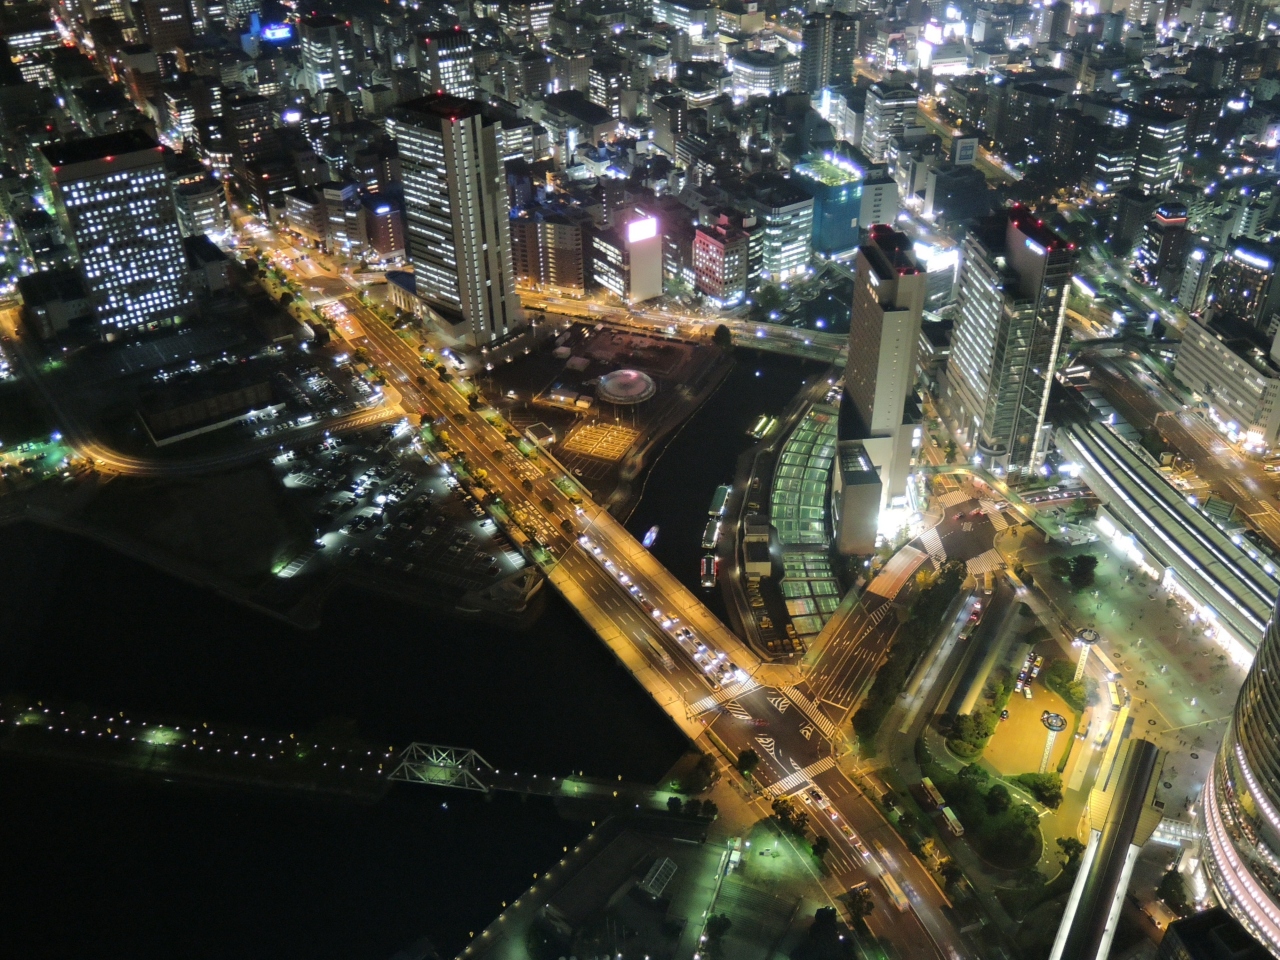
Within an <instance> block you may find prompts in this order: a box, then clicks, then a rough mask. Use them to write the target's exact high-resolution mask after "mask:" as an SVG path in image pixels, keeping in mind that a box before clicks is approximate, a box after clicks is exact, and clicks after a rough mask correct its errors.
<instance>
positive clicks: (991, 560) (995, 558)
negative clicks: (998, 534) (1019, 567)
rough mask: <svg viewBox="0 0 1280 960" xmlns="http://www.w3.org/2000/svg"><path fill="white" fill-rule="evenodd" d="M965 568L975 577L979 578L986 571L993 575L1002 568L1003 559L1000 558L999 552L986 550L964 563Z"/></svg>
mask: <svg viewBox="0 0 1280 960" xmlns="http://www.w3.org/2000/svg"><path fill="white" fill-rule="evenodd" d="M965 566H967V567H968V568H969V573H970V574H971V575H973V576H975V577H980V576H982V575H983V574H984V573H986V572H987V571H991V572H992V573H995V572H996V571H998V570H1000V569H1001V568H1002V567H1004V557H1002V556H1000V551H999V550H995V549H992V550H988V551H986V552H985V553H980V554H978V555H977V556H976V557H974V558H973V559H972V560H969V561H967V562H966V564H965Z"/></svg>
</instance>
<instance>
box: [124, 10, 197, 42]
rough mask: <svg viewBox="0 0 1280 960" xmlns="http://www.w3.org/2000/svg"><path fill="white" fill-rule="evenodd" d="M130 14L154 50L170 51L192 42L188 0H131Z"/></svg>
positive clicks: (144, 38)
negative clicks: (189, 41)
mask: <svg viewBox="0 0 1280 960" xmlns="http://www.w3.org/2000/svg"><path fill="white" fill-rule="evenodd" d="M129 12H130V15H131V16H132V18H133V22H134V23H135V24H137V26H138V29H139V30H140V31H141V33H142V38H143V40H144V41H145V42H146V43H147V44H148V45H150V47H151V48H152V49H153V50H156V51H164V50H172V49H173V48H174V47H178V46H181V45H182V44H184V43H186V42H187V41H188V40H190V39H191V32H192V28H191V5H190V4H189V3H188V0H132V3H131V4H130V7H129Z"/></svg>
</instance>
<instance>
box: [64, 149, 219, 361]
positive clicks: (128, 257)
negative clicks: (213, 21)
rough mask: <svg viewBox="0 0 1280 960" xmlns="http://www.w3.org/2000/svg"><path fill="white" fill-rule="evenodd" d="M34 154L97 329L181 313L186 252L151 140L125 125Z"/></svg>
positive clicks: (106, 331)
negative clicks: (73, 254)
mask: <svg viewBox="0 0 1280 960" xmlns="http://www.w3.org/2000/svg"><path fill="white" fill-rule="evenodd" d="M40 158H41V167H42V170H41V173H42V174H43V179H44V182H45V184H46V185H47V187H48V190H49V192H50V194H51V195H52V200H53V206H54V208H55V209H56V210H57V212H58V215H59V217H60V219H61V220H62V222H63V225H64V229H63V232H64V235H65V236H66V238H67V239H68V240H69V241H70V242H71V243H72V244H73V246H74V247H75V252H76V256H77V257H78V260H79V270H80V274H81V276H82V277H83V279H84V283H85V286H86V287H87V288H88V290H89V295H90V299H91V300H92V302H93V305H94V311H95V313H96V317H97V325H98V330H99V332H100V335H101V336H102V337H103V338H104V339H106V340H115V339H119V338H122V337H126V336H129V335H131V334H136V333H139V332H142V331H147V330H153V329H158V328H161V327H167V326H172V325H173V324H175V323H180V322H181V321H182V320H183V319H185V318H186V317H187V316H189V315H190V314H191V313H192V311H193V310H194V306H195V304H194V298H193V296H192V292H191V285H190V280H189V277H188V273H187V258H186V254H185V252H184V250H183V246H182V231H181V229H180V228H179V226H178V216H177V212H176V211H175V209H174V204H173V194H172V192H171V190H170V187H169V177H168V173H167V172H166V170H165V163H164V157H163V155H162V153H161V149H160V147H159V145H158V144H157V143H156V142H155V141H154V140H153V139H151V137H150V136H148V135H147V134H145V133H143V132H142V131H139V130H130V131H126V132H124V133H118V134H110V135H108V136H105V137H94V138H92V139H87V140H73V141H69V142H66V143H55V144H50V145H48V146H45V147H42V148H41V150H40Z"/></svg>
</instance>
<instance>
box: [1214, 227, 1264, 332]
mask: <svg viewBox="0 0 1280 960" xmlns="http://www.w3.org/2000/svg"><path fill="white" fill-rule="evenodd" d="M1278 264H1280V245H1277V244H1271V243H1258V242H1257V241H1255V240H1248V239H1245V238H1244V237H1237V238H1235V239H1234V240H1233V241H1232V243H1231V244H1230V246H1229V248H1228V250H1227V254H1226V256H1225V257H1223V259H1222V262H1221V263H1219V264H1218V266H1217V267H1216V269H1215V270H1214V271H1213V278H1212V279H1211V280H1210V281H1209V293H1208V297H1207V303H1208V307H1209V309H1210V310H1211V311H1212V313H1213V315H1214V316H1218V315H1220V314H1225V315H1227V316H1231V317H1234V318H1235V319H1237V320H1243V321H1244V322H1245V323H1247V324H1249V325H1250V326H1251V327H1253V328H1255V329H1257V330H1260V331H1262V332H1263V333H1265V334H1267V335H1268V336H1269V335H1271V334H1273V333H1274V332H1275V329H1276V324H1277V316H1278V315H1280V314H1278V312H1277V311H1280V273H1278V272H1277V269H1276V268H1277V265H1278Z"/></svg>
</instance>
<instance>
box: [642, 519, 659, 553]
mask: <svg viewBox="0 0 1280 960" xmlns="http://www.w3.org/2000/svg"><path fill="white" fill-rule="evenodd" d="M640 542H641V543H643V544H644V547H645V549H646V550H648V549H649V548H650V547H652V546H653V545H654V544H655V543H657V542H658V525H657V524H656V523H655V524H654V525H653V526H652V527H650V528H649V529H648V530H647V531H645V535H644V539H643V540H641V541H640Z"/></svg>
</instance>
